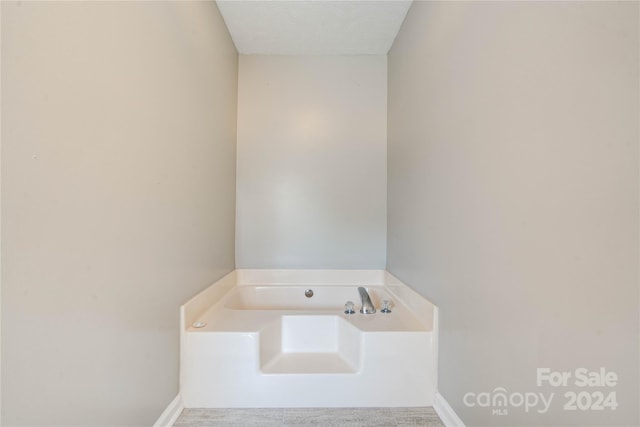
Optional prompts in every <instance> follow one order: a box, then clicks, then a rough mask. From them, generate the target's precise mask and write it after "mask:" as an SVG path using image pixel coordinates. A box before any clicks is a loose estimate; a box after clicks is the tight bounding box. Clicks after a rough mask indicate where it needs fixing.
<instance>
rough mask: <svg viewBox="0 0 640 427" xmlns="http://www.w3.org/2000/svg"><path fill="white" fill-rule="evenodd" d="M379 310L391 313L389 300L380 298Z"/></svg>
mask: <svg viewBox="0 0 640 427" xmlns="http://www.w3.org/2000/svg"><path fill="white" fill-rule="evenodd" d="M380 311H381V312H382V313H391V301H389V300H388V299H385V300H382V306H381V307H380Z"/></svg>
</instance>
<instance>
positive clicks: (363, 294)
mask: <svg viewBox="0 0 640 427" xmlns="http://www.w3.org/2000/svg"><path fill="white" fill-rule="evenodd" d="M358 292H359V293H360V299H361V300H362V308H361V309H360V313H362V314H373V313H375V312H376V308H375V307H374V306H373V303H372V302H371V297H369V293H368V292H367V290H366V289H365V288H363V287H362V286H360V287H359V288H358Z"/></svg>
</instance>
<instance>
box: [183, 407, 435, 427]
mask: <svg viewBox="0 0 640 427" xmlns="http://www.w3.org/2000/svg"><path fill="white" fill-rule="evenodd" d="M223 426H224V427H231V426H247V427H249V426H251V427H252V426H261V427H262V426H264V427H293V426H298V427H302V426H324V427H334V426H335V427H337V426H340V427H344V426H349V427H356V426H358V427H360V426H362V427H375V426H388V427H394V426H397V427H401V426H407V427H408V426H413V427H418V426H420V427H445V426H444V424H443V423H442V421H441V420H440V418H439V417H438V414H436V412H435V411H434V410H433V408H431V407H421V408H293V409H282V408H278V409H185V410H184V411H183V412H182V414H180V417H178V419H177V420H176V422H175V424H174V427H223Z"/></svg>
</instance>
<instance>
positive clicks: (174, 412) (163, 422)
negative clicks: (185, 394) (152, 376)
mask: <svg viewBox="0 0 640 427" xmlns="http://www.w3.org/2000/svg"><path fill="white" fill-rule="evenodd" d="M183 409H184V405H183V404H182V396H180V394H178V395H177V396H176V398H175V399H173V400H172V401H171V403H169V406H167V409H165V410H164V412H163V413H162V415H160V418H158V421H156V423H155V424H154V425H153V427H171V426H172V425H173V423H175V422H176V420H177V419H178V417H179V416H180V413H181V412H182V410H183Z"/></svg>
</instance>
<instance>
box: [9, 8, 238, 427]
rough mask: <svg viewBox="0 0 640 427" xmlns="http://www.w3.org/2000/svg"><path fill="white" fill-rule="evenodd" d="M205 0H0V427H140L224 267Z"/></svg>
mask: <svg viewBox="0 0 640 427" xmlns="http://www.w3.org/2000/svg"><path fill="white" fill-rule="evenodd" d="M237 64H238V56H237V52H236V50H235V47H234V46H233V43H232V41H231V39H230V37H229V35H228V33H227V29H226V27H225V25H224V22H223V20H222V18H221V17H220V15H219V12H218V10H217V6H216V4H215V3H214V2H2V231H3V236H2V425H7V426H9V425H11V426H16V425H58V426H71V425H74V426H79V425H82V426H98V425H101V426H105V425H112V426H125V425H128V426H133V425H136V426H141V425H147V426H148V425H152V424H153V423H154V422H155V421H156V419H157V418H158V417H159V416H160V414H161V413H162V411H163V410H164V409H165V408H166V406H167V405H168V404H169V402H171V401H172V400H173V398H174V397H175V396H176V395H177V393H178V353H179V340H178V331H179V325H178V322H179V317H178V310H179V306H180V305H181V304H182V303H184V302H185V301H186V300H187V299H188V298H190V297H191V296H193V295H194V294H195V293H197V292H198V291H199V290H201V289H203V288H205V287H206V286H208V285H209V284H211V283H213V282H214V281H216V280H217V279H218V278H220V277H221V276H223V275H224V274H226V273H228V272H229V271H231V270H233V269H234V223H235V140H236V102H237Z"/></svg>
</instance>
